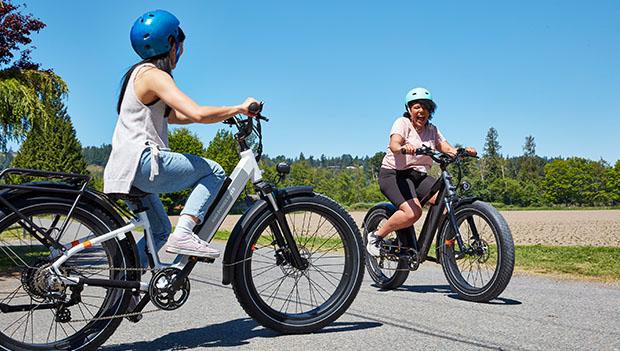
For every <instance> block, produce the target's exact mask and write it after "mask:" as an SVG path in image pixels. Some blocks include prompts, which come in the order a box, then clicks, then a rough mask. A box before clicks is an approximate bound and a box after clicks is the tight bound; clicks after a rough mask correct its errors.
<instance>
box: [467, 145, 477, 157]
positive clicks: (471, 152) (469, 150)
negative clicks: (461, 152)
mask: <svg viewBox="0 0 620 351" xmlns="http://www.w3.org/2000/svg"><path fill="white" fill-rule="evenodd" d="M465 152H467V154H468V155H469V156H476V155H478V152H477V151H476V149H474V148H473V147H471V146H468V147H466V148H465Z"/></svg>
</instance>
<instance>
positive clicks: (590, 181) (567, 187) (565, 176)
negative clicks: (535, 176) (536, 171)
mask: <svg viewBox="0 0 620 351" xmlns="http://www.w3.org/2000/svg"><path fill="white" fill-rule="evenodd" d="M606 171H607V170H606V168H605V165H604V164H603V163H602V162H595V161H591V160H587V159H583V158H579V157H572V158H569V159H567V160H554V161H552V162H550V163H548V164H547V165H546V166H545V180H544V182H543V185H544V190H545V196H546V197H547V198H548V199H549V201H551V202H553V203H556V204H565V205H589V206H592V205H600V204H605V202H606V201H607V200H608V197H607V196H606V194H605V190H604V189H605V184H604V175H605V173H606Z"/></svg>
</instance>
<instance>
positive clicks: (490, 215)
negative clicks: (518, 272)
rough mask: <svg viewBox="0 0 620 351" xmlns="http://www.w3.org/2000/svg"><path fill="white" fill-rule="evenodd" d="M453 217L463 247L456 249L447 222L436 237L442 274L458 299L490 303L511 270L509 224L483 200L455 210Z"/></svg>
mask: <svg viewBox="0 0 620 351" xmlns="http://www.w3.org/2000/svg"><path fill="white" fill-rule="evenodd" d="M455 216H456V222H457V224H458V226H459V232H460V234H461V238H462V239H463V242H464V244H465V247H464V248H459V245H458V243H457V242H456V241H455V240H454V231H453V230H452V229H451V226H450V224H449V223H448V222H447V221H446V222H445V225H444V226H443V228H442V232H441V236H440V238H439V239H440V240H439V244H440V246H439V253H440V257H441V266H442V268H443V271H444V274H445V275H446V278H447V279H448V283H449V284H450V287H451V288H452V290H454V291H455V292H456V293H457V294H458V295H459V296H460V297H461V298H463V299H465V300H469V301H475V302H487V301H489V300H492V299H494V298H496V297H497V296H499V294H501V293H502V292H503V291H504V289H505V288H506V286H507V285H508V282H509V281H510V278H511V277H512V271H513V269H514V259H515V252H514V243H513V241H512V234H511V233H510V228H509V227H508V223H506V220H505V219H504V217H502V215H501V214H500V213H499V212H497V210H496V209H495V208H494V207H493V206H491V205H489V204H488V203H486V202H482V201H475V202H474V203H471V204H467V205H464V206H460V207H458V208H456V210H455Z"/></svg>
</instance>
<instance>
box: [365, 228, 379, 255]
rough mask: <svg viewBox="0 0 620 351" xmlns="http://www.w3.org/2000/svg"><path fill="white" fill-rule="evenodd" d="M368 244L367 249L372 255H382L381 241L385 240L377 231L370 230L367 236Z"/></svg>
mask: <svg viewBox="0 0 620 351" xmlns="http://www.w3.org/2000/svg"><path fill="white" fill-rule="evenodd" d="M366 239H367V241H368V244H366V251H368V253H369V254H370V256H373V257H377V256H381V248H380V245H381V241H382V240H383V239H382V238H380V237H379V236H377V232H370V233H368V236H367V237H366Z"/></svg>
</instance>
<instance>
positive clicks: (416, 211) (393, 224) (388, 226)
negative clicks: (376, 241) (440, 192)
mask: <svg viewBox="0 0 620 351" xmlns="http://www.w3.org/2000/svg"><path fill="white" fill-rule="evenodd" d="M420 217H422V206H421V205H420V200H418V199H417V198H415V199H411V200H408V201H406V202H403V203H402V204H401V205H400V206H399V207H398V211H396V212H394V214H393V215H392V216H391V217H390V218H389V219H388V221H387V223H385V225H384V226H383V227H381V228H379V230H377V236H379V237H384V236H386V235H388V234H389V233H391V232H393V231H395V230H398V229H402V228H406V227H409V226H412V225H413V223H415V222H416V221H417V220H418V219H420Z"/></svg>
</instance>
